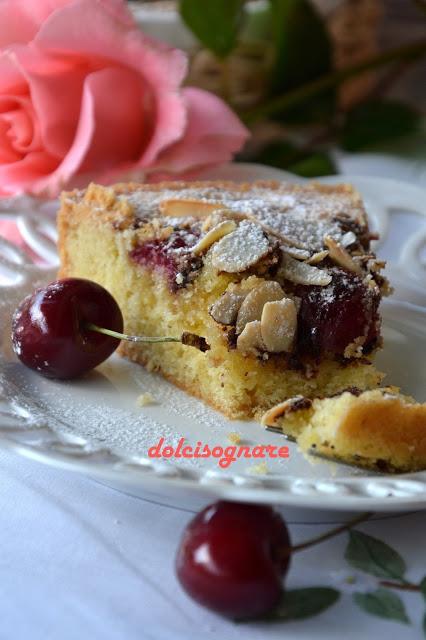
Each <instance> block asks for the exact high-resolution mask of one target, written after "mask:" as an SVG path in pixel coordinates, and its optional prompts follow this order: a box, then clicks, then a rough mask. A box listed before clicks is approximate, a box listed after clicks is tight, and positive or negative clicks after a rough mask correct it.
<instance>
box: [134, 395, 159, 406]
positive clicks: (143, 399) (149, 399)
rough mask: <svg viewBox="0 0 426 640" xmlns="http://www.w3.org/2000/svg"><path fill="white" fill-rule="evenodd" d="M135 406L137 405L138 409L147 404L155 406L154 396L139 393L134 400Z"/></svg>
mask: <svg viewBox="0 0 426 640" xmlns="http://www.w3.org/2000/svg"><path fill="white" fill-rule="evenodd" d="M136 404H137V405H138V407H146V406H147V405H149V404H155V399H154V396H153V395H151V394H150V393H148V392H146V393H141V394H140V395H139V396H138V397H137V398H136Z"/></svg>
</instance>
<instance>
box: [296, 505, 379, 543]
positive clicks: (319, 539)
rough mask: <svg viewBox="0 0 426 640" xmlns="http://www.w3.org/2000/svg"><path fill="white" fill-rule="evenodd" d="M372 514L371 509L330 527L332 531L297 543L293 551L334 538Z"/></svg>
mask: <svg viewBox="0 0 426 640" xmlns="http://www.w3.org/2000/svg"><path fill="white" fill-rule="evenodd" d="M372 515H373V513H372V512H371V511H367V512H366V513H361V514H360V515H359V516H356V517H355V518H352V520H348V522H345V523H344V524H342V525H340V526H339V527H336V528H335V529H330V531H326V532H325V533H322V534H321V535H320V536H317V537H316V538H312V539H311V540H307V541H306V542H302V543H301V544H296V545H295V546H294V547H291V552H292V553H293V552H294V551H302V550H303V549H308V548H309V547H313V546H314V545H316V544H318V543H320V542H324V540H328V539H329V538H334V536H338V535H339V533H343V531H348V530H349V529H352V527H354V526H355V525H357V524H360V523H361V522H364V521H365V520H368V519H369V518H371V516H372Z"/></svg>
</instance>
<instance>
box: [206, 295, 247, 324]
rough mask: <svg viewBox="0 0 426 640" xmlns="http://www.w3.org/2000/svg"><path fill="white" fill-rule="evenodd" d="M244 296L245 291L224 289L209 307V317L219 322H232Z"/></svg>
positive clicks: (235, 318)
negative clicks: (238, 291)
mask: <svg viewBox="0 0 426 640" xmlns="http://www.w3.org/2000/svg"><path fill="white" fill-rule="evenodd" d="M245 297H246V294H245V293H235V292H234V291H225V293H224V294H222V295H221V296H220V298H219V299H218V300H216V302H214V303H213V304H212V306H211V307H210V309H209V313H210V315H211V317H212V318H213V320H216V322H219V323H220V324H226V325H229V324H234V323H235V321H236V320H237V315H238V311H239V310H240V307H241V304H242V302H243V300H244V298H245Z"/></svg>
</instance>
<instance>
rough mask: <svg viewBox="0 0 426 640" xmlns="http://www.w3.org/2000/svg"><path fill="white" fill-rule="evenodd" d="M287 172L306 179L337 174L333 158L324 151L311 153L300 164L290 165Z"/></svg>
mask: <svg viewBox="0 0 426 640" xmlns="http://www.w3.org/2000/svg"><path fill="white" fill-rule="evenodd" d="M287 171H291V173H295V174H296V175H298V176H302V177H304V178H318V177H319V176H330V175H334V174H336V173H337V169H336V166H335V164H334V162H333V160H332V158H331V156H330V155H329V154H328V153H325V152H322V151H321V152H320V151H317V152H316V153H311V154H310V155H307V156H306V157H305V158H303V159H301V160H299V161H298V162H295V163H293V164H289V165H288V167H287Z"/></svg>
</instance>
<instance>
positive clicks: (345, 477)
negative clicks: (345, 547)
mask: <svg viewBox="0 0 426 640" xmlns="http://www.w3.org/2000/svg"><path fill="white" fill-rule="evenodd" d="M210 176H213V177H221V178H231V179H237V180H238V179H243V180H252V179H255V178H268V177H270V178H279V179H283V180H286V179H289V177H290V178H291V176H289V175H288V174H285V173H284V172H281V171H278V170H274V169H270V168H267V167H261V166H255V165H231V166H228V167H225V168H223V169H221V170H216V171H215V172H213V173H212V172H210ZM293 180H294V178H293ZM341 180H342V179H341V178H340V179H338V178H327V179H324V180H323V181H325V182H339V181H341ZM345 181H350V182H352V183H353V184H355V186H357V187H358V189H359V190H360V191H361V193H362V194H363V196H364V198H365V202H366V206H367V210H368V213H369V215H370V218H371V222H372V226H373V227H375V228H378V229H380V231H381V233H382V236H383V240H382V242H381V245H379V247H378V252H379V254H380V255H383V256H385V257H386V258H388V259H389V262H390V269H389V271H390V273H391V275H392V279H393V280H394V282H395V284H396V295H395V296H394V298H393V300H392V301H390V302H387V301H386V302H385V303H384V304H383V316H384V335H385V344H386V347H385V349H384V351H383V353H382V354H381V355H380V356H379V358H378V364H379V367H381V368H383V369H384V370H385V371H388V372H389V376H388V380H389V381H392V383H395V384H398V385H400V386H401V387H402V388H403V389H404V391H406V392H408V393H411V394H412V395H414V396H416V397H417V398H418V399H419V400H426V395H425V394H426V367H425V364H424V362H425V356H426V291H425V282H426V265H425V262H426V260H425V248H426V225H425V220H424V218H422V216H426V208H425V204H424V203H425V202H426V200H425V194H424V192H423V191H422V190H420V189H417V188H416V187H414V186H410V185H405V184H403V183H398V182H395V181H388V180H384V179H373V178H356V177H353V178H352V177H351V178H347V177H345ZM3 208H4V210H5V211H4V212H3V213H2V214H0V215H1V216H2V217H3V216H6V217H15V218H17V219H18V224H19V227H20V229H21V232H22V234H23V236H24V237H25V239H26V241H27V243H28V244H29V245H30V246H31V248H32V249H33V252H34V254H36V255H37V256H40V257H41V258H42V259H43V260H44V262H45V265H44V266H43V265H40V264H38V265H35V264H34V263H33V262H32V260H31V259H30V258H29V257H28V256H27V255H25V254H23V253H22V252H21V251H20V250H18V249H16V248H14V247H13V246H11V245H10V244H8V243H6V242H5V241H2V242H1V243H0V275H1V278H2V280H1V288H0V296H1V298H0V300H1V302H0V322H1V325H0V326H1V328H2V336H1V348H0V386H1V397H0V445H1V446H3V447H7V448H10V449H12V450H13V451H15V452H17V453H20V454H22V455H25V456H28V457H30V458H32V459H35V460H39V461H41V462H44V463H48V464H52V465H56V466H59V467H62V468H68V469H72V470H75V471H80V472H83V473H85V474H87V475H90V476H91V477H93V478H96V479H98V480H100V481H103V482H106V483H107V484H109V485H111V486H114V487H116V488H119V489H121V490H125V491H127V492H129V493H132V494H135V495H139V496H142V497H148V498H153V499H156V500H160V501H163V502H166V503H169V504H175V505H179V506H191V507H194V506H195V505H196V504H197V503H199V502H203V501H205V500H206V499H207V498H208V497H210V496H211V497H224V498H234V499H240V500H245V501H259V502H269V503H275V504H282V505H284V504H286V505H293V506H297V507H313V508H323V509H347V510H358V509H371V510H376V511H379V510H382V511H391V510H392V511H395V510H408V509H412V508H421V507H423V506H424V505H426V473H416V474H410V475H400V476H386V475H379V474H376V475H373V474H371V473H367V472H365V471H362V470H359V469H356V468H352V467H348V466H345V465H341V464H336V463H330V462H327V461H324V460H320V459H315V458H313V457H309V458H306V457H304V456H302V455H301V454H300V453H299V452H298V450H297V447H296V445H294V444H289V447H290V458H289V459H288V460H281V461H279V460H277V461H268V463H267V466H268V473H266V474H261V475H260V474H256V473H253V469H252V467H253V466H254V464H255V463H256V462H257V463H258V462H259V461H248V460H244V459H240V460H237V461H236V462H234V463H233V464H232V465H231V466H230V467H229V468H228V469H221V468H219V467H218V464H217V460H215V459H206V460H199V461H190V460H178V459H170V460H153V459H150V458H148V456H147V451H148V449H149V447H151V446H153V445H155V444H156V443H157V442H158V440H159V438H161V437H163V438H164V439H165V443H167V444H169V445H176V443H177V441H178V440H179V438H180V437H184V438H186V440H187V443H188V444H192V445H194V444H195V443H196V442H197V440H200V441H202V442H203V443H204V442H206V443H209V444H210V445H212V446H214V445H216V446H223V447H226V446H229V445H230V444H231V443H230V441H229V439H228V434H229V433H230V432H239V433H240V434H241V436H242V441H243V443H244V444H249V445H255V444H275V445H285V444H288V443H286V441H285V440H284V438H283V436H281V435H279V434H274V433H269V432H265V431H264V430H263V429H262V427H261V426H260V425H259V424H257V423H254V422H249V423H247V422H238V421H234V422H231V421H229V420H227V419H226V418H224V417H223V416H222V415H220V414H219V413H217V412H215V411H214V410H212V409H210V408H208V407H206V406H205V405H203V404H202V403H201V402H200V401H198V400H196V399H194V398H192V397H190V396H187V395H186V394H185V393H183V392H181V391H179V390H178V389H176V388H175V387H173V386H172V385H170V384H169V383H167V382H166V381H164V380H163V379H162V378H161V377H159V376H156V375H153V374H149V373H147V372H146V371H145V370H144V369H143V368H141V367H139V366H137V365H133V364H131V363H129V362H127V361H124V360H122V359H120V358H118V357H115V356H113V357H112V358H111V359H110V360H108V361H107V362H106V363H104V364H103V365H102V366H100V367H99V368H98V369H97V370H96V371H94V372H92V373H91V374H90V375H88V376H87V377H85V378H84V379H80V380H77V381H73V382H67V383H64V382H54V381H48V380H46V379H44V378H41V377H39V376H37V375H36V374H35V373H33V372H31V371H29V370H28V369H26V368H25V367H24V366H23V365H21V364H20V363H19V362H17V360H16V358H15V357H14V355H13V353H12V351H11V345H10V337H9V335H10V318H11V314H12V312H13V310H14V308H15V307H16V305H17V303H18V302H19V301H20V300H21V299H22V298H23V297H24V295H26V294H27V293H28V292H29V291H31V290H32V289H33V288H34V287H35V286H36V285H38V284H40V283H44V282H48V281H49V280H52V279H53V278H54V273H55V267H56V265H57V256H56V251H55V244H54V241H55V230H54V208H55V206H54V205H52V204H51V203H50V204H43V203H41V202H35V201H33V200H30V199H21V200H11V201H10V202H9V203H4V204H3ZM38 262H40V260H38ZM146 391H148V392H150V393H151V394H152V395H153V396H154V398H155V399H156V400H157V402H156V404H154V405H150V406H146V407H143V408H142V407H139V406H137V404H136V400H137V397H138V396H139V395H140V394H141V393H142V392H146Z"/></svg>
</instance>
